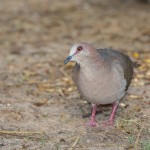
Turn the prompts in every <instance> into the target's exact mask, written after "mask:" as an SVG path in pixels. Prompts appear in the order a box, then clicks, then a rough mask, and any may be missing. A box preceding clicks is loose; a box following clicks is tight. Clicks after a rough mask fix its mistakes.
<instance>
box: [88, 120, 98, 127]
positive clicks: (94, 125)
mask: <svg viewBox="0 0 150 150" xmlns="http://www.w3.org/2000/svg"><path fill="white" fill-rule="evenodd" d="M87 126H88V127H97V126H98V124H97V122H96V121H95V120H90V121H89V122H88V123H87Z"/></svg>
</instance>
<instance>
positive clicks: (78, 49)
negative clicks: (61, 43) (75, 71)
mask: <svg viewBox="0 0 150 150" xmlns="http://www.w3.org/2000/svg"><path fill="white" fill-rule="evenodd" d="M95 53H96V50H95V48H93V47H92V46H91V45H90V44H88V43H78V44H75V45H73V46H72V48H71V49H70V53H69V56H68V57H67V58H66V60H65V61H64V64H67V63H68V62H69V61H75V62H77V63H81V62H82V60H84V59H85V58H87V57H90V56H92V55H94V54H95Z"/></svg>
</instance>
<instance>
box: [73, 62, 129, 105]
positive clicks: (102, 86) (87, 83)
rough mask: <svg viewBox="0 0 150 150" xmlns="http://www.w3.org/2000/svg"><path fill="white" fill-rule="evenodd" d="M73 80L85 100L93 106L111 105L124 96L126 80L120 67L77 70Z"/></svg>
mask: <svg viewBox="0 0 150 150" xmlns="http://www.w3.org/2000/svg"><path fill="white" fill-rule="evenodd" d="M118 68H119V69H118ZM95 69H96V70H95ZM75 78H76V80H75V82H76V85H77V88H78V90H79V91H80V92H81V94H82V95H83V97H84V98H85V100H87V101H89V102H91V103H93V104H109V103H113V102H115V101H117V100H120V99H121V98H122V97H123V96H124V94H125V87H126V80H125V79H124V75H123V72H122V70H121V68H120V66H117V65H115V68H111V69H110V68H102V67H101V68H100V67H98V68H96V67H88V68H82V69H80V70H78V73H76V77H75Z"/></svg>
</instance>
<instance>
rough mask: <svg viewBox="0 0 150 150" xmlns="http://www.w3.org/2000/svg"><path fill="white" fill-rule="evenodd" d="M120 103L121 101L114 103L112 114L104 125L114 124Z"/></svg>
mask: <svg viewBox="0 0 150 150" xmlns="http://www.w3.org/2000/svg"><path fill="white" fill-rule="evenodd" d="M118 105H119V102H115V103H113V106H112V111H111V115H110V117H109V120H108V121H107V122H105V123H104V126H109V125H113V124H114V118H115V114H116V111H117V108H118Z"/></svg>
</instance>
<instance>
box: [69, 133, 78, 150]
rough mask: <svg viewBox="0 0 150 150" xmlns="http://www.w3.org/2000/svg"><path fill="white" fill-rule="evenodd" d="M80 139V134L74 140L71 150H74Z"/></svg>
mask: <svg viewBox="0 0 150 150" xmlns="http://www.w3.org/2000/svg"><path fill="white" fill-rule="evenodd" d="M79 139H80V136H79V135H78V136H77V138H76V140H75V141H74V143H73V145H72V146H71V148H70V149H69V150H73V149H74V147H75V146H76V145H77V143H78V141H79Z"/></svg>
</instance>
